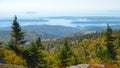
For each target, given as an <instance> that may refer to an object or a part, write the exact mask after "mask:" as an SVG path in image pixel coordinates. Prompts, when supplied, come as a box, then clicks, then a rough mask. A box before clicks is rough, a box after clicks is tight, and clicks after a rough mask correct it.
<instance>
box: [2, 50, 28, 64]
mask: <svg viewBox="0 0 120 68" xmlns="http://www.w3.org/2000/svg"><path fill="white" fill-rule="evenodd" d="M3 59H4V60H5V62H6V63H7V64H16V65H26V61H25V59H23V58H22V57H21V56H17V55H16V54H15V52H14V51H12V50H7V49H5V50H4V58H3Z"/></svg>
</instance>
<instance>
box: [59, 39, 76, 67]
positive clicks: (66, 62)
mask: <svg viewBox="0 0 120 68" xmlns="http://www.w3.org/2000/svg"><path fill="white" fill-rule="evenodd" d="M58 59H59V60H60V66H61V67H66V66H70V65H71V64H72V63H74V62H73V61H72V60H73V55H72V51H71V49H70V46H69V45H68V42H67V40H66V39H65V41H64V46H63V47H62V48H61V49H60V52H59V53H58Z"/></svg>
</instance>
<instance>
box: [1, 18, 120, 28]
mask: <svg viewBox="0 0 120 68" xmlns="http://www.w3.org/2000/svg"><path fill="white" fill-rule="evenodd" d="M44 19H45V20H47V21H38V20H37V21H36V20H35V21H18V22H19V24H20V25H21V26H26V25H63V26H70V27H76V26H80V27H84V26H106V25H107V24H109V25H120V20H81V19H77V20H72V19H49V18H44ZM9 26H12V21H10V20H8V21H1V20H0V27H9Z"/></svg>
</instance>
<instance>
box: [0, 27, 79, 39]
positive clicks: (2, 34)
mask: <svg viewBox="0 0 120 68" xmlns="http://www.w3.org/2000/svg"><path fill="white" fill-rule="evenodd" d="M22 29H23V31H24V32H25V34H26V36H25V38H26V39H27V40H29V41H31V40H35V39H36V38H37V37H39V36H40V37H41V38H42V39H50V38H56V37H60V36H64V35H67V34H72V33H74V32H77V31H79V29H77V28H72V27H66V26H59V25H29V26H22ZM10 32H11V29H10V27H3V28H0V39H1V40H8V39H9V38H10Z"/></svg>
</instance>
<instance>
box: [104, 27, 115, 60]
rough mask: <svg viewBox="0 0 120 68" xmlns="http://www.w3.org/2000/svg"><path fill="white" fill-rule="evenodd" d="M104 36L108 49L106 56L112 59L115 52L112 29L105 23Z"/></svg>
mask: <svg viewBox="0 0 120 68" xmlns="http://www.w3.org/2000/svg"><path fill="white" fill-rule="evenodd" d="M105 37H106V40H105V41H106V46H107V50H108V53H107V55H108V57H109V58H110V59H112V60H115V59H116V52H115V46H114V44H113V42H114V38H113V36H112V29H111V27H110V26H109V25H107V29H106V31H105Z"/></svg>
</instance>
